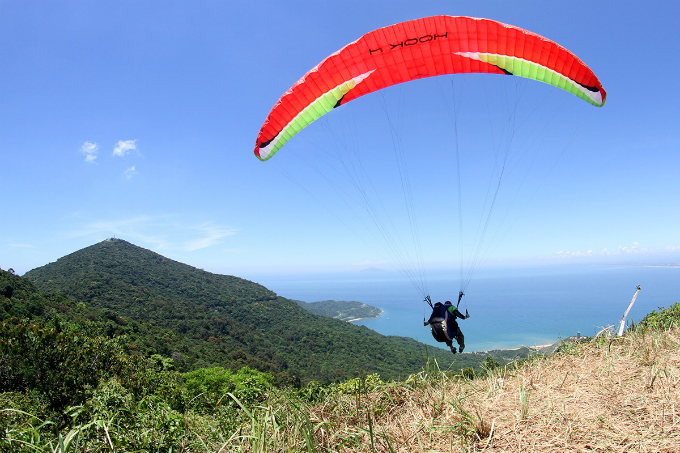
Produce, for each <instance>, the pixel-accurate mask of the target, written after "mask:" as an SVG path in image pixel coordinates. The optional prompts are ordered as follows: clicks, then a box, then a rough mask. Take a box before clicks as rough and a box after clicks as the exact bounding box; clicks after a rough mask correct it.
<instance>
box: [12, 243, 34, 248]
mask: <svg viewBox="0 0 680 453" xmlns="http://www.w3.org/2000/svg"><path fill="white" fill-rule="evenodd" d="M8 245H9V246H10V247H18V248H22V249H34V248H35V246H34V245H30V244H8Z"/></svg>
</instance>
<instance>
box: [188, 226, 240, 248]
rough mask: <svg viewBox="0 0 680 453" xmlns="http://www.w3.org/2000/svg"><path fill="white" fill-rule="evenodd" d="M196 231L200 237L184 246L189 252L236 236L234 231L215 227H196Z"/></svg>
mask: <svg viewBox="0 0 680 453" xmlns="http://www.w3.org/2000/svg"><path fill="white" fill-rule="evenodd" d="M196 230H197V232H198V233H199V234H200V235H201V236H202V237H199V238H196V239H192V240H190V241H187V242H186V243H185V244H184V249H185V250H187V251H189V252H193V251H194V250H199V249H204V248H206V247H210V246H213V245H216V244H218V243H219V242H220V239H222V238H224V237H227V236H232V235H234V234H236V230H234V229H229V228H224V227H221V226H216V225H204V226H200V227H197V228H196Z"/></svg>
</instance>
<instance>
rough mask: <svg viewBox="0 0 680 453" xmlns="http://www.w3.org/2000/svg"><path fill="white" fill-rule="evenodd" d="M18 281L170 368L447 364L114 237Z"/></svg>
mask: <svg viewBox="0 0 680 453" xmlns="http://www.w3.org/2000/svg"><path fill="white" fill-rule="evenodd" d="M24 277H25V278H27V279H28V280H30V281H31V282H32V283H33V284H34V285H35V287H36V288H37V289H38V290H40V291H41V292H43V293H58V294H61V295H63V296H65V297H66V298H70V299H73V300H75V301H77V302H81V303H84V304H86V305H87V306H90V307H92V308H93V309H96V310H100V311H102V314H101V315H91V316H94V317H95V318H96V317H97V316H100V317H101V316H103V317H104V318H106V319H108V322H107V323H106V329H107V331H106V332H104V333H107V334H108V335H109V336H110V335H114V334H115V335H126V338H128V339H129V340H130V347H131V348H132V349H133V350H135V351H138V352H140V353H143V354H145V355H147V356H150V355H153V354H160V355H162V356H163V357H168V358H172V359H173V361H174V362H175V365H176V367H177V368H178V369H180V370H191V369H196V368H201V367H206V366H213V365H220V366H227V367H229V368H232V369H238V368H240V367H242V366H244V365H248V366H251V367H253V368H256V369H258V370H260V371H265V372H268V373H271V374H273V375H275V376H277V377H278V378H279V379H280V380H281V381H289V382H294V381H295V380H297V379H300V380H302V381H303V382H307V381H309V380H319V381H322V382H325V381H331V380H336V379H344V378H347V377H351V376H352V375H353V373H355V372H357V370H359V369H361V370H364V371H365V372H369V373H378V374H380V376H382V377H383V378H388V379H398V378H403V377H405V376H407V375H408V374H410V373H412V372H415V371H417V370H418V369H420V367H421V366H422V365H423V363H424V361H425V360H426V359H425V358H426V356H427V355H428V354H429V356H430V357H433V358H436V359H437V360H438V361H439V362H440V363H441V364H442V365H443V366H446V367H448V366H449V365H452V364H453V363H454V359H455V358H454V357H452V356H451V354H450V353H449V352H448V351H445V350H443V349H439V348H431V347H429V348H428V351H427V352H426V351H425V348H426V346H425V345H423V344H421V343H418V342H416V341H415V340H412V339H409V338H402V337H385V336H383V335H380V334H378V333H376V332H374V331H372V330H370V329H368V328H366V327H363V326H355V325H352V324H349V323H347V322H342V321H340V320H335V319H330V318H326V317H321V316H317V315H314V314H312V313H309V312H307V311H306V310H304V309H302V308H301V307H300V306H299V305H298V304H297V303H296V302H294V301H291V300H289V299H286V298H283V297H279V296H277V295H276V294H275V293H274V292H272V291H270V290H269V289H267V288H265V287H264V286H262V285H259V284H256V283H253V282H251V281H248V280H245V279H242V278H238V277H234V276H228V275H219V274H213V273H210V272H206V271H203V270H201V269H197V268H195V267H192V266H189V265H186V264H183V263H179V262H177V261H173V260H171V259H169V258H166V257H164V256H162V255H159V254H157V253H155V252H152V251H150V250H146V249H144V248H141V247H138V246H135V245H133V244H131V243H129V242H126V241H124V240H120V239H110V240H106V241H103V242H100V243H98V244H94V245H92V246H90V247H86V248H84V249H82V250H79V251H77V252H74V253H71V254H69V255H67V256H64V257H62V258H60V259H58V260H57V261H56V262H54V263H50V264H47V265H45V266H42V267H39V268H37V269H33V270H31V271H29V272H27V273H26V274H25V275H24ZM152 330H153V331H154V332H155V333H154V334H153V335H152V334H151V332H152ZM161 332H162V334H161ZM99 333H102V332H99ZM159 335H160V336H159ZM458 360H459V362H458V363H456V364H455V365H454V366H457V367H458V368H462V367H465V366H470V365H476V364H479V363H480V362H481V360H483V359H480V358H478V357H476V356H473V355H469V356H467V355H464V356H461V358H459V359H458Z"/></svg>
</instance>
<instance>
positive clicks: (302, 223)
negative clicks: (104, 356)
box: [0, 0, 680, 277]
mask: <svg viewBox="0 0 680 453" xmlns="http://www.w3.org/2000/svg"><path fill="white" fill-rule="evenodd" d="M436 14H448V15H469V16H477V17H487V18H490V19H495V20H499V21H501V22H506V23H509V24H513V25H516V26H519V27H522V28H526V29H528V30H531V31H534V32H536V33H539V34H541V35H543V36H546V37H547V38H550V39H552V40H554V41H556V42H558V43H560V44H562V45H563V46H565V47H566V48H568V49H569V50H571V51H572V52H574V53H575V54H576V55H578V56H579V57H580V58H581V59H582V60H583V61H584V62H585V63H586V64H588V65H589V66H590V67H591V69H593V71H594V72H595V73H596V74H597V75H598V77H599V78H600V80H601V81H602V83H603V85H604V87H605V89H606V90H607V92H608V100H607V104H606V106H605V107H603V108H602V109H597V108H595V107H592V106H590V105H588V104H586V103H585V102H583V101H581V100H579V99H577V98H575V97H573V96H569V95H568V94H566V93H562V92H557V93H556V92H555V91H559V90H555V89H551V88H550V87H547V86H544V85H542V84H540V83H536V82H526V83H522V84H520V85H517V84H516V83H515V82H514V81H507V80H505V79H509V78H504V77H496V79H498V80H491V78H489V77H488V76H482V77H479V78H474V77H472V76H467V77H466V78H464V79H463V78H460V77H459V78H444V79H442V80H440V81H436V80H428V81H418V82H415V83H413V84H408V85H411V86H405V85H404V86H401V87H395V88H393V89H390V90H386V92H385V93H384V94H381V95H369V96H365V97H364V98H361V99H358V100H356V101H354V102H353V103H352V104H353V105H351V106H350V105H347V106H345V107H343V108H342V109H338V110H337V111H334V112H331V114H329V115H327V117H328V118H327V119H324V121H323V122H321V121H320V122H317V123H319V124H314V125H312V126H310V127H309V128H307V129H306V130H304V131H303V132H302V133H300V134H299V135H298V136H296V137H295V138H294V139H293V140H291V141H290V142H289V143H288V144H287V145H286V147H284V148H283V149H282V150H281V152H280V153H279V154H278V155H277V156H275V158H273V159H272V160H270V161H268V162H264V163H263V162H260V161H258V160H257V159H256V158H255V157H254V155H253V146H254V142H255V137H256V136H257V133H258V131H259V128H260V126H261V124H262V121H263V120H264V119H265V117H266V116H267V113H268V112H269V110H270V109H271V107H272V105H273V104H274V103H275V102H276V100H277V99H278V98H279V97H280V96H281V94H283V92H284V91H286V90H287V89H288V88H289V87H290V86H291V85H292V84H293V83H294V82H295V81H296V80H297V79H299V78H300V77H301V76H302V75H303V74H304V73H305V72H306V71H308V70H309V69H310V68H312V67H313V66H314V65H316V64H317V63H319V62H320V61H321V60H322V59H323V58H324V57H326V56H327V55H329V54H330V53H332V52H334V51H336V50H338V49H340V48H341V47H342V46H344V45H346V44H347V43H349V42H351V41H353V40H355V39H357V38H358V37H360V36H361V35H362V34H364V33H366V32H368V31H371V30H373V29H376V28H379V27H382V26H387V25H391V24H393V23H397V22H400V21H404V20H409V19H414V18H419V17H425V16H430V15H436ZM677 17H680V7H679V6H678V4H677V2H671V1H668V2H664V1H659V2H651V3H650V2H645V4H644V5H643V3H642V2H623V1H612V2H604V1H602V2H599V1H598V2H592V1H587V2H579V1H576V2H545V1H513V2H508V1H452V0H448V1H436V0H434V1H428V2H399V1H395V2H390V3H387V2H382V1H370V0H363V1H356V2H355V1H344V2H336V1H316V2H312V1H299V2H279V1H276V2H275V1H272V2H265V1H257V0H255V1H250V2H229V1H223V2H218V1H196V2H189V1H178V2H173V1H115V2H114V1H96V2H94V1H93V2H88V1H70V2H69V1H50V2H46V1H41V2H33V1H27V0H21V1H7V0H0V174H1V175H2V176H1V181H2V182H1V186H2V190H3V196H2V198H1V201H0V212H1V213H2V214H1V216H2V218H1V221H0V266H1V267H2V268H3V269H7V268H9V267H12V268H14V269H15V270H16V271H17V272H18V273H24V272H26V271H28V270H30V269H32V268H35V267H38V266H41V265H44V264H46V263H49V262H51V261H55V260H56V259H57V258H59V257H61V256H63V255H65V254H68V253H71V252H73V251H75V250H78V249H80V248H83V247H87V246H89V245H91V244H94V243H96V242H99V241H101V240H104V239H106V238H108V237H112V236H116V237H118V238H122V239H125V240H128V241H130V242H132V243H134V244H136V245H139V246H142V247H145V248H149V249H151V250H154V251H156V252H158V253H161V254H163V255H166V256H168V257H170V258H173V259H176V260H178V261H182V262H185V263H189V264H192V265H194V266H197V267H200V268H204V269H206V270H210V271H213V272H219V273H228V274H233V275H238V276H244V277H248V276H250V275H255V274H258V273H265V272H273V273H276V272H306V271H311V270H313V271H338V270H343V271H352V270H360V269H363V268H367V267H372V266H375V267H381V268H390V267H392V266H393V264H394V261H395V257H394V255H392V254H390V253H389V252H385V250H384V249H383V248H382V246H381V245H380V243H381V241H382V239H380V237H379V235H378V237H377V238H376V234H375V233H376V227H375V225H371V224H370V222H367V221H366V219H365V217H364V218H362V216H363V207H362V206H361V204H357V205H354V206H349V204H350V203H345V201H347V200H346V199H344V198H343V197H342V196H340V193H339V192H338V191H337V190H336V189H334V188H333V187H334V186H331V185H330V184H335V183H336V182H337V183H338V184H343V182H342V179H337V180H335V181H334V180H333V179H332V178H333V176H332V175H333V171H330V172H329V173H326V174H325V175H324V176H322V177H320V176H319V174H318V173H317V172H316V171H314V170H312V169H311V167H310V166H309V165H310V164H311V165H316V164H317V162H318V163H319V164H325V163H328V162H329V159H328V158H327V157H323V156H324V152H319V151H318V147H319V146H321V147H324V146H326V147H332V146H333V143H336V144H337V141H335V142H334V141H332V140H331V141H329V142H326V143H325V144H323V137H324V136H325V135H327V133H329V132H330V133H332V134H339V135H347V136H349V137H353V138H352V139H353V140H355V141H356V142H357V143H358V144H359V145H358V147H359V148H360V151H358V152H361V153H362V154H361V155H362V159H363V160H362V162H363V165H364V168H365V169H366V172H368V173H369V174H371V175H372V183H375V184H374V185H375V186H376V187H377V189H376V190H377V193H378V196H379V198H380V203H382V204H383V205H385V206H386V210H387V211H388V212H389V213H390V214H389V219H390V221H391V222H393V223H394V224H395V231H397V233H395V234H394V235H393V236H392V237H400V238H401V237H402V236H403V237H405V238H406V239H405V240H404V242H405V244H406V245H405V246H404V247H405V253H411V246H410V245H409V244H410V243H411V242H412V240H411V238H410V237H409V234H410V233H409V231H410V228H409V227H408V217H407V216H408V209H406V208H405V204H404V203H403V195H402V192H403V188H404V186H403V185H401V182H400V181H401V180H400V178H399V176H398V173H395V172H394V164H395V161H394V160H392V161H390V160H389V159H388V158H386V157H385V156H386V155H389V154H390V153H392V152H393V150H392V149H391V144H390V143H391V140H392V138H393V136H392V135H391V134H390V133H389V132H385V131H386V127H385V124H386V119H387V116H386V115H385V113H384V110H383V109H382V107H381V105H382V103H384V104H385V106H387V109H388V111H389V112H390V113H389V114H390V115H391V114H394V115H396V114H397V113H396V112H401V113H400V114H403V115H404V118H405V119H404V122H403V127H402V128H401V129H400V130H399V137H403V143H404V151H403V152H404V156H405V157H404V158H405V162H406V163H407V166H408V171H409V183H410V194H411V195H412V197H413V200H414V204H413V206H414V210H413V214H414V216H415V218H416V219H417V225H418V234H417V235H415V237H416V238H417V239H418V240H419V241H420V244H421V248H420V251H421V254H422V262H423V264H422V266H423V267H425V268H430V267H432V268H448V267H456V266H458V264H459V263H460V261H461V252H460V248H461V247H460V243H459V238H460V237H461V235H460V233H459V228H458V222H459V217H458V205H457V203H458V201H457V192H456V189H455V187H456V176H455V175H456V172H455V166H454V163H453V157H452V156H453V155H454V154H453V149H454V148H453V143H454V142H453V141H452V140H451V137H452V136H453V134H452V132H451V125H450V117H449V116H448V113H447V110H446V105H445V103H444V102H442V98H443V97H446V96H444V95H442V94H441V93H442V89H443V88H442V87H444V89H446V88H449V89H450V86H453V87H454V88H453V89H450V91H451V92H452V93H454V94H455V93H458V94H460V95H461V97H459V98H458V99H459V102H460V103H459V104H457V106H458V108H459V114H458V116H457V119H458V120H457V121H458V127H459V130H460V133H459V136H458V143H459V147H460V153H461V154H460V155H461V170H462V178H461V184H462V190H463V192H462V198H461V200H462V204H463V220H464V226H463V234H462V237H463V250H464V252H463V255H462V256H463V258H464V260H467V257H469V256H471V255H470V253H471V250H473V247H474V244H476V243H478V242H475V241H476V239H475V237H478V233H479V232H480V227H479V225H480V220H479V219H482V221H481V223H482V224H484V222H485V220H484V219H485V218H486V217H485V214H484V210H483V208H481V206H484V199H485V194H486V190H487V187H488V186H489V181H491V180H492V179H490V178H493V162H492V161H491V160H489V159H488V158H485V157H483V156H488V155H490V154H488V153H489V149H490V148H489V145H488V143H490V142H489V139H488V138H489V136H490V135H492V133H490V132H489V130H490V129H489V126H487V124H486V123H491V122H492V121H494V119H493V118H490V116H491V115H492V114H495V112H496V111H497V109H496V108H495V107H492V108H489V107H488V105H489V104H491V105H495V104H494V103H497V102H502V101H499V99H503V96H504V95H503V94H500V95H499V94H494V91H498V92H500V93H503V92H504V91H503V90H506V91H507V90H514V89H517V87H518V86H519V89H521V90H524V91H525V92H526V93H527V94H526V96H524V97H523V98H522V102H524V101H525V98H526V102H527V105H526V106H525V105H523V106H522V108H524V109H525V110H524V112H525V114H527V115H528V113H529V112H532V111H533V109H534V108H535V107H536V105H537V103H538V106H539V107H538V109H539V110H538V111H539V114H540V115H541V116H540V117H541V118H543V119H547V118H552V112H553V109H554V110H555V111H556V115H559V116H556V117H555V119H554V120H551V122H550V124H549V129H546V132H542V133H541V134H538V135H536V136H534V137H533V138H532V137H529V138H528V139H527V140H535V141H538V142H540V143H541V147H540V149H539V148H536V149H538V151H537V152H535V156H536V157H535V158H530V159H528V160H521V159H520V158H519V156H522V149H521V148H513V149H512V150H511V152H512V153H513V154H512V155H513V156H517V160H516V162H517V163H516V165H514V166H513V167H512V171H511V172H509V174H508V176H507V180H504V181H503V186H502V190H501V191H499V198H498V204H497V205H496V207H495V209H494V212H493V215H492V217H491V218H490V221H489V225H490V227H489V229H488V232H487V235H486V236H485V241H484V242H482V249H481V250H482V251H481V253H480V256H481V257H482V260H481V265H484V266H486V265H498V264H503V265H520V264H562V263H573V264H583V265H587V264H611V263H626V264H673V263H676V264H677V263H680V209H679V208H680V184H679V182H678V181H679V179H678V175H679V174H680V153H679V152H678V151H680V127H679V125H680V113H679V109H678V105H679V104H680V89H679V88H678V85H677V83H676V80H677V78H678V74H679V73H680V62H679V61H678V59H677V58H675V54H676V53H677V47H678V45H679V44H680V31H679V27H678V26H677ZM551 91H552V92H551ZM494 96H495V97H494ZM544 98H548V100H549V101H550V104H544V103H543V102H542V101H541V100H542V99H544ZM400 102H402V103H401V104H400ZM532 102H533V104H532ZM395 105H398V106H401V107H398V108H397V107H394V106H395ZM341 110H342V111H341ZM393 112H395V113H393ZM490 112H491V113H490ZM497 121H499V123H498V124H499V125H500V124H502V121H503V120H502V119H500V120H497ZM536 124H542V123H540V121H536ZM491 127H492V128H493V127H496V128H498V127H500V126H491ZM447 128H448V129H447ZM492 130H496V131H498V129H492ZM520 133H521V131H520ZM496 138H498V137H496ZM359 148H357V149H359ZM530 152H533V151H530ZM485 153H487V154H485ZM317 155H319V156H320V157H318V160H316V159H317ZM326 155H327V154H326ZM532 155H534V154H532ZM490 175H491V176H490ZM525 175H526V176H525ZM343 190H344V189H343ZM506 213H507V214H506ZM466 262H467V261H466Z"/></svg>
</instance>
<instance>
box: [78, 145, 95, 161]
mask: <svg viewBox="0 0 680 453" xmlns="http://www.w3.org/2000/svg"><path fill="white" fill-rule="evenodd" d="M80 152H81V153H83V154H85V162H90V163H93V162H94V160H95V159H96V158H97V153H98V152H99V145H97V144H96V143H90V142H85V143H83V146H81V147H80Z"/></svg>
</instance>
